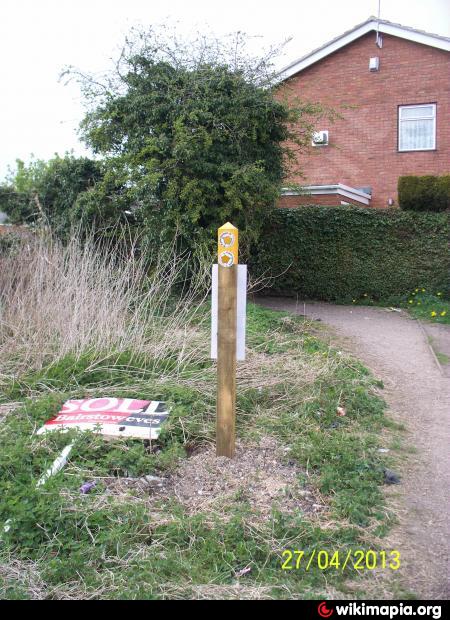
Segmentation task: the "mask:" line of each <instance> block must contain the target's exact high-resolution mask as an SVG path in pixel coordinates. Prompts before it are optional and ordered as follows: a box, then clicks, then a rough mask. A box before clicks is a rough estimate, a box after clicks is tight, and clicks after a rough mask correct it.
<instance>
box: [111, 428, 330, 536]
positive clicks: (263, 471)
mask: <svg viewBox="0 0 450 620" xmlns="http://www.w3.org/2000/svg"><path fill="white" fill-rule="evenodd" d="M304 473H305V472H304V470H302V469H301V468H300V467H298V465H296V464H295V463H294V462H293V461H289V458H288V455H287V449H286V448H284V447H283V446H281V445H280V444H279V443H278V442H277V441H276V440H275V439H274V438H272V437H264V438H263V439H262V440H261V442H260V443H259V444H257V443H250V442H244V441H239V442H237V445H236V453H235V457H234V458H233V459H228V458H226V457H217V456H216V453H215V446H205V447H203V448H201V449H200V450H198V451H197V452H196V453H195V454H193V455H192V456H191V457H190V458H188V459H186V460H184V461H180V464H179V467H178V468H177V470H176V471H175V472H174V473H173V474H171V475H169V476H166V477H157V476H142V477H141V478H104V479H102V483H103V484H104V485H105V486H106V494H107V495H114V496H116V497H118V498H119V499H120V498H122V499H123V500H124V501H125V500H126V498H127V497H128V498H130V496H134V498H135V499H139V500H142V499H145V501H146V502H149V503H150V504H152V503H155V507H157V506H158V500H161V499H170V498H173V499H176V500H177V501H179V502H180V504H182V505H183V506H184V508H185V509H186V511H187V513H188V514H190V515H194V514H198V513H205V514H211V515H212V514H215V515H220V517H221V518H223V519H224V520H226V519H227V518H228V514H230V508H233V505H234V506H236V505H237V504H241V505H244V504H246V507H247V508H249V512H250V514H249V515H248V522H249V523H254V524H257V523H260V522H263V521H266V520H267V519H268V518H269V517H270V515H271V513H272V510H273V509H276V510H278V511H280V512H283V513H284V514H294V513H295V514H298V513H299V512H303V513H305V514H308V515H309V517H311V516H314V515H323V513H324V512H326V509H327V506H326V505H325V502H324V500H323V498H322V497H321V496H320V494H319V492H318V491H317V489H315V488H314V487H312V486H310V485H305V484H304V483H303V482H301V479H302V477H303V479H304ZM300 475H301V477H300Z"/></svg>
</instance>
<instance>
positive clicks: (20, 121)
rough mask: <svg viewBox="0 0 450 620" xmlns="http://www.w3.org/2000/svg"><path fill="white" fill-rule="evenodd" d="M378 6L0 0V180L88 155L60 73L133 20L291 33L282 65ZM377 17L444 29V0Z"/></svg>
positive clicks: (388, 9)
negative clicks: (45, 162)
mask: <svg viewBox="0 0 450 620" xmlns="http://www.w3.org/2000/svg"><path fill="white" fill-rule="evenodd" d="M377 12H378V0H340V1H339V0H277V1H271V2H269V1H268V0H225V1H224V0H220V1H215V0H209V1H208V0H166V1H165V2H164V1H162V2H156V1H154V0H0V89H1V91H0V93H1V97H0V180H1V179H2V178H3V177H4V175H5V174H6V172H7V166H8V165H12V164H14V161H15V159H16V158H17V157H19V158H21V159H24V160H25V161H28V160H29V158H30V154H31V153H33V154H34V155H35V156H36V157H38V158H42V159H48V158H49V157H52V156H53V155H54V153H55V152H58V153H60V154H63V153H64V152H65V151H67V150H71V149H73V150H74V151H75V153H76V154H84V153H86V151H85V149H84V147H83V145H82V144H81V143H80V142H79V141H78V138H77V134H76V129H77V127H78V123H79V121H80V120H81V118H82V117H83V107H82V101H81V97H80V93H79V90H78V87H77V86H76V85H75V84H71V85H69V86H64V85H63V84H62V83H59V82H58V77H59V74H60V72H61V70H62V69H63V68H64V67H65V66H67V65H74V66H76V67H78V68H80V69H82V70H84V71H87V72H90V71H101V70H103V69H106V68H107V67H108V66H109V59H110V58H111V57H116V55H117V54H116V52H117V50H118V49H119V48H120V44H121V43H122V42H123V39H124V36H125V34H126V33H127V32H128V31H129V29H130V27H131V26H133V25H135V24H142V25H144V26H145V25H149V24H157V23H162V22H164V21H165V20H170V21H171V22H174V21H177V22H178V23H179V27H180V29H181V30H182V31H184V32H186V33H189V32H193V31H196V30H201V29H202V27H203V28H204V27H205V26H207V27H208V29H209V30H212V31H213V32H214V33H216V34H217V35H219V36H220V35H223V34H227V33H230V32H234V31H236V30H241V31H244V32H246V33H248V34H250V35H260V36H261V39H260V41H261V47H267V46H268V45H270V44H271V43H279V42H281V41H282V40H284V39H286V38H287V37H289V36H292V37H293V41H292V42H291V43H290V44H289V46H288V47H287V48H286V54H285V57H284V59H283V61H282V63H281V64H282V65H285V64H287V63H288V62H290V61H291V60H294V59H296V58H298V57H300V56H302V55H303V54H305V53H307V52H309V51H311V50H312V49H314V48H315V47H318V46H320V45H322V44H323V43H326V42H327V41H328V40H330V39H332V38H333V37H335V36H337V35H339V34H341V33H342V32H344V31H345V30H348V29H350V28H352V27H353V26H355V25H356V24H359V23H361V22H363V21H365V20H366V19H367V18H368V17H369V16H370V15H376V14H377ZM381 18H382V19H387V20H390V21H393V22H398V23H401V24H403V25H405V26H412V27H414V28H419V29H422V30H427V31H428V32H434V33H436V34H441V35H444V36H450V0H381ZM258 41H259V39H258Z"/></svg>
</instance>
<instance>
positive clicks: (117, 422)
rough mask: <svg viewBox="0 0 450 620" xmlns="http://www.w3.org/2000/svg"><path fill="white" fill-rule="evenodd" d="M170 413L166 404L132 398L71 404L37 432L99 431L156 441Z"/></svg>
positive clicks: (69, 401)
mask: <svg viewBox="0 0 450 620" xmlns="http://www.w3.org/2000/svg"><path fill="white" fill-rule="evenodd" d="M168 415H169V412H168V411H167V407H166V404H165V403H163V402H159V401H155V400H136V399H133V398H91V399H85V400H68V401H67V402H65V403H64V405H63V407H62V410H61V411H60V412H59V413H58V414H57V415H56V416H55V417H54V418H52V419H51V420H48V422H46V423H45V424H44V426H43V427H42V428H40V429H39V430H38V432H37V434H38V435H41V434H43V433H48V432H51V431H57V430H65V429H70V428H78V429H79V430H82V431H88V430H89V431H98V432H99V433H101V434H102V435H105V436H108V437H133V438H135V439H157V438H158V435H159V433H160V431H161V425H162V423H163V422H164V421H165V420H166V419H167V417H168Z"/></svg>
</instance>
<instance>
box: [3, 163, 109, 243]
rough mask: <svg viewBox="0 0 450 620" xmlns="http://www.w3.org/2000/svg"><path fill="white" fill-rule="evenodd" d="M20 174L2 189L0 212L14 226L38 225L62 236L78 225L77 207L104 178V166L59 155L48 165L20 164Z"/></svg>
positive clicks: (17, 173) (11, 178)
mask: <svg viewBox="0 0 450 620" xmlns="http://www.w3.org/2000/svg"><path fill="white" fill-rule="evenodd" d="M16 163H17V170H16V171H15V173H11V174H10V175H9V178H8V179H7V182H6V183H5V184H3V185H1V186H0V211H4V212H5V213H6V214H7V215H8V217H9V220H10V221H11V222H12V223H30V224H36V223H38V222H41V223H45V224H48V225H50V226H51V227H52V228H53V230H54V231H55V232H56V233H62V232H64V231H66V230H67V229H68V228H70V225H71V223H72V222H74V221H76V211H75V208H74V207H75V203H76V201H77V199H78V197H79V196H80V194H82V193H83V192H86V191H87V190H89V189H91V188H94V187H95V183H97V182H98V181H99V180H100V179H101V178H102V176H103V172H102V168H103V166H102V164H101V163H99V162H96V161H93V160H92V159H89V158H86V157H75V156H73V155H71V154H66V155H65V156H64V157H60V156H58V155H55V157H54V158H53V159H51V160H49V161H48V162H45V161H43V160H33V161H31V163H30V164H28V165H26V164H25V163H24V162H23V161H21V160H17V162H16Z"/></svg>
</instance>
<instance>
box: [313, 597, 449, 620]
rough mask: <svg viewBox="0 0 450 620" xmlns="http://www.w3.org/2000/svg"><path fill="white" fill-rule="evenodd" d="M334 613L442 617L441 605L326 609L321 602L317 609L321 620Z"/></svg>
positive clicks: (359, 605) (339, 606) (338, 607)
mask: <svg viewBox="0 0 450 620" xmlns="http://www.w3.org/2000/svg"><path fill="white" fill-rule="evenodd" d="M335 611H336V614H337V615H338V616H386V617H388V618H390V620H393V618H395V617H396V616H430V617H431V618H433V620H439V618H441V616H442V607H441V605H419V606H416V605H414V606H413V605H403V603H400V604H398V605H366V604H365V603H349V604H348V605H335V608H334V609H333V607H330V608H329V607H327V603H326V602H325V601H322V602H321V603H319V605H318V607H317V612H318V614H319V616H320V617H321V618H331V616H332V615H333V614H334V612H335Z"/></svg>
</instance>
